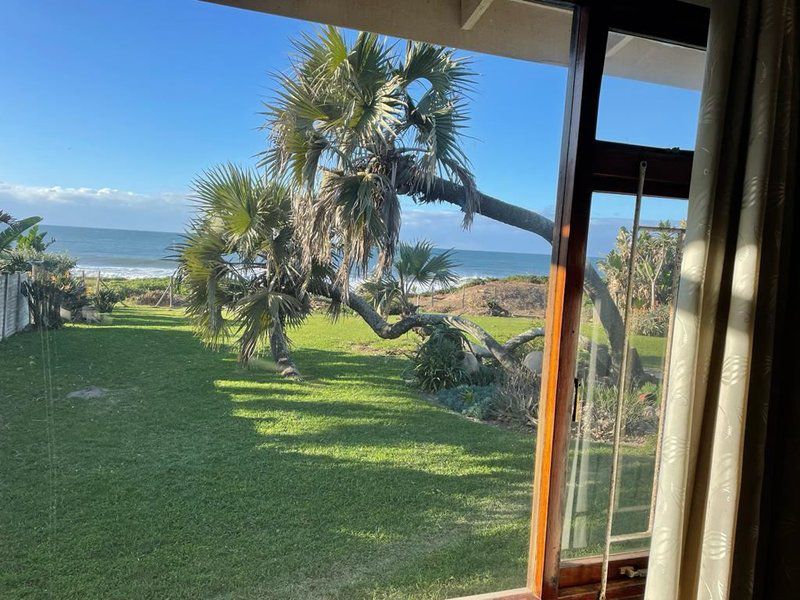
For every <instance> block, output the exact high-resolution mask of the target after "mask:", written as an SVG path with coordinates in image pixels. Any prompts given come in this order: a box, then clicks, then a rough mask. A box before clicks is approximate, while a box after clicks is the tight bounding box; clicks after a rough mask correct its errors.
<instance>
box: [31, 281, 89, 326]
mask: <svg viewBox="0 0 800 600" xmlns="http://www.w3.org/2000/svg"><path fill="white" fill-rule="evenodd" d="M22 294H23V295H24V296H25V297H26V298H27V300H28V308H29V309H30V312H31V319H32V320H33V324H34V325H35V326H36V327H39V328H43V329H55V328H58V327H61V325H63V324H64V320H63V319H62V318H61V309H62V308H64V309H66V310H69V311H71V312H72V314H79V313H80V309H81V308H83V307H84V306H86V304H87V302H86V288H85V287H84V285H83V282H81V281H80V280H78V279H76V278H74V277H72V276H71V275H70V274H69V273H62V274H58V275H54V274H51V273H41V274H37V276H36V279H34V280H31V281H26V282H24V283H23V284H22Z"/></svg>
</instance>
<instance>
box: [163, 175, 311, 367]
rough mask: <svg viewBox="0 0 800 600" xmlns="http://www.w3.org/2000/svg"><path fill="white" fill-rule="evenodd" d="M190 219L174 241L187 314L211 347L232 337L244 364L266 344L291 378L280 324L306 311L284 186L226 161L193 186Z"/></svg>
mask: <svg viewBox="0 0 800 600" xmlns="http://www.w3.org/2000/svg"><path fill="white" fill-rule="evenodd" d="M193 191H194V200H195V206H196V216H195V218H194V220H193V221H192V223H191V225H190V228H189V230H188V232H187V233H186V235H185V236H184V241H183V242H182V243H181V244H180V245H179V259H180V264H181V270H182V275H183V284H184V285H185V286H186V287H187V289H188V294H187V298H188V305H187V312H188V314H189V315H190V317H191V318H192V320H193V322H194V324H195V326H196V329H197V331H198V333H199V334H200V335H201V337H203V339H204V340H205V341H206V342H207V343H208V344H210V345H212V346H219V345H220V344H222V343H225V342H226V340H228V339H229V338H231V337H233V338H234V339H235V341H236V343H237V344H238V347H239V359H240V360H241V361H242V362H247V361H249V360H250V359H252V358H253V357H254V356H256V355H257V354H259V353H260V351H261V349H262V348H263V347H265V346H266V345H267V342H268V345H269V348H270V351H271V353H272V357H273V359H274V360H275V361H276V363H277V364H278V366H279V368H280V369H281V370H282V371H283V373H284V374H285V375H297V370H296V368H295V365H294V363H293V361H292V360H291V357H290V354H289V343H288V339H287V337H286V333H285V332H286V328H287V327H290V326H296V325H298V324H300V323H301V322H302V321H303V319H305V317H306V316H307V315H308V313H309V310H310V303H309V295H308V293H307V292H306V285H307V284H308V282H309V280H310V278H311V277H312V276H315V275H317V273H318V272H319V269H312V270H311V271H306V270H303V269H301V268H300V264H299V260H298V253H297V251H296V247H295V241H294V235H293V229H292V224H291V200H290V197H289V192H288V190H287V189H286V187H284V186H282V185H280V184H276V183H270V182H267V181H266V180H264V179H263V178H262V177H259V176H258V175H256V174H255V173H253V172H252V171H248V170H244V169H241V168H238V167H236V166H233V165H226V166H223V167H218V168H215V169H212V170H210V171H207V172H205V173H204V174H203V176H201V177H200V178H198V179H197V180H196V181H195V183H194V185H193Z"/></svg>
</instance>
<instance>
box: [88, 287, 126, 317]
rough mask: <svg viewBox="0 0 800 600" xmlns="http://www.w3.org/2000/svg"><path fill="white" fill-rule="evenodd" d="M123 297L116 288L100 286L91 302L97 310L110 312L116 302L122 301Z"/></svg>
mask: <svg viewBox="0 0 800 600" xmlns="http://www.w3.org/2000/svg"><path fill="white" fill-rule="evenodd" d="M123 297H124V296H123V295H122V294H121V293H120V292H118V291H116V290H110V289H107V288H102V287H101V288H100V290H99V291H98V292H97V293H96V294H95V295H94V298H93V300H92V304H94V307H95V308H96V309H97V312H101V313H110V312H111V311H113V310H114V306H115V305H116V304H117V302H121V301H122V299H123Z"/></svg>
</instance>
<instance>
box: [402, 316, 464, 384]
mask: <svg viewBox="0 0 800 600" xmlns="http://www.w3.org/2000/svg"><path fill="white" fill-rule="evenodd" d="M463 348H464V337H463V335H462V334H461V333H460V332H459V331H457V330H455V329H453V328H451V327H445V326H438V327H435V328H434V329H433V331H432V332H431V334H430V335H429V336H428V337H427V338H426V339H425V341H423V342H422V343H421V344H420V345H419V347H418V348H417V350H416V352H415V353H414V354H413V355H412V356H411V373H412V375H413V377H414V381H415V382H416V384H417V386H418V387H419V388H420V389H422V390H424V391H426V392H438V391H439V390H441V389H445V388H452V387H455V386H457V385H460V384H462V383H464V382H465V381H466V380H467V374H466V373H465V372H464V350H463Z"/></svg>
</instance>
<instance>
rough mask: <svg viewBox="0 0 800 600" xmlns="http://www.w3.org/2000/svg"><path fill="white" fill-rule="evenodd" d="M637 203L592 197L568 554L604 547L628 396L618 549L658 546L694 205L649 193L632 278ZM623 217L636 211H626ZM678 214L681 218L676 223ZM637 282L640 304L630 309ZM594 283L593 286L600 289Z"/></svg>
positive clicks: (617, 504) (565, 543)
mask: <svg viewBox="0 0 800 600" xmlns="http://www.w3.org/2000/svg"><path fill="white" fill-rule="evenodd" d="M634 206H635V199H634V198H633V197H629V196H602V195H596V196H595V198H594V199H593V219H592V224H591V227H590V232H589V255H590V257H589V258H588V259H587V284H588V285H587V291H586V292H584V302H583V314H582V317H581V328H580V336H581V339H580V347H579V352H578V359H577V365H576V395H575V407H574V423H573V425H572V431H571V438H570V455H569V465H568V477H567V501H566V516H565V526H564V530H563V537H562V555H563V557H564V558H574V557H579V556H592V555H600V554H601V553H602V551H603V547H604V544H605V535H606V527H607V523H608V506H609V496H610V493H611V480H612V457H613V447H614V442H615V440H614V429H615V423H616V416H617V407H618V404H619V400H620V397H621V398H622V412H621V414H622V420H621V423H622V424H621V436H620V439H619V442H618V443H619V468H618V472H617V482H616V490H617V493H616V497H615V498H614V502H613V507H614V509H613V511H614V514H613V520H612V530H611V534H612V538H611V541H612V546H611V548H612V551H613V552H621V551H632V550H638V549H645V548H647V547H648V545H649V531H650V528H651V522H650V519H651V506H652V499H653V489H654V476H655V473H656V471H657V468H656V467H657V461H658V457H659V452H660V450H659V439H660V425H661V421H662V419H661V415H662V408H663V399H664V397H665V389H664V381H665V378H666V375H667V373H666V369H667V365H668V361H669V356H668V347H669V343H668V341H669V337H670V331H671V326H672V313H673V306H674V299H675V297H676V293H677V281H678V273H679V270H680V259H681V253H680V248H681V245H682V240H683V217H684V216H685V211H686V202H685V201H682V200H663V199H656V198H644V199H643V202H642V213H641V218H640V221H639V231H638V237H637V243H636V250H635V254H634V256H633V273H632V274H629V269H628V264H629V259H630V256H631V254H630V253H631V247H632V229H633V215H634ZM598 214H600V215H603V214H615V215H617V216H616V217H613V218H610V217H598V216H597V215H598ZM623 214H624V215H627V217H621V216H619V215H623ZM676 215H677V216H679V217H680V218H679V219H677V220H676V219H675V217H676ZM592 271H594V273H596V275H595V278H594V280H593V279H592ZM629 275H630V276H629ZM598 276H599V277H598ZM598 282H599V285H598ZM629 285H630V287H631V292H632V305H631V311H630V315H626V314H625V298H626V292H627V289H628V286H629ZM589 289H593V291H592V292H591V295H590V293H589V292H588V290H589ZM604 290H605V291H604ZM626 316H627V319H628V320H629V321H630V325H629V327H630V335H629V348H628V360H627V369H626V373H625V374H624V377H621V376H620V366H621V364H622V360H621V358H622V352H623V348H624V345H623V343H624V337H625V336H624V329H623V327H624V322H625V319H626ZM620 385H622V386H623V393H622V394H620Z"/></svg>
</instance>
